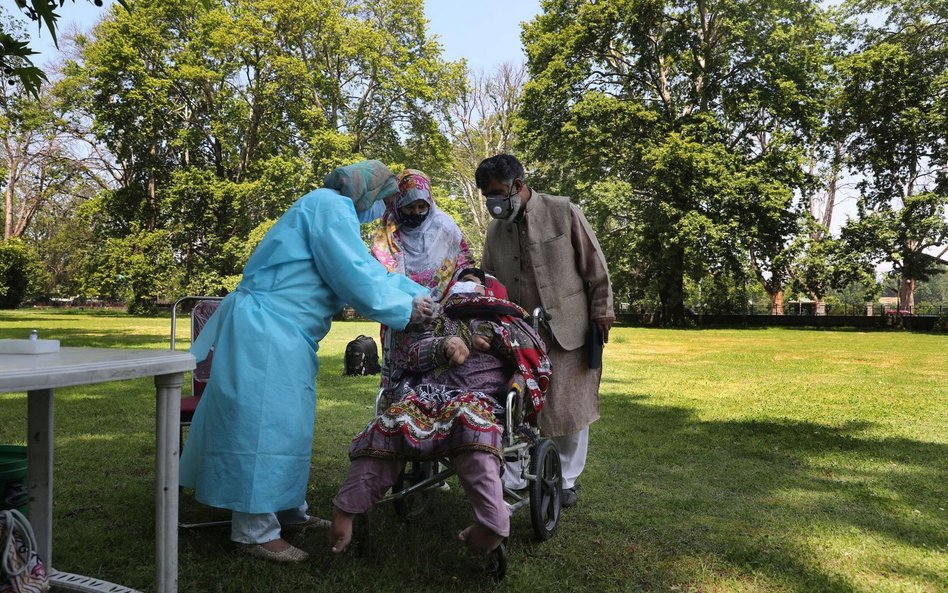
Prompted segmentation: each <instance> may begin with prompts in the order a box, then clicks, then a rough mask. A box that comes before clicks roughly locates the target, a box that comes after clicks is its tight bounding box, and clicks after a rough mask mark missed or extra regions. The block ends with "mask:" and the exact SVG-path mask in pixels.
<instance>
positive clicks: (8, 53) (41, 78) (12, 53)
mask: <svg viewBox="0 0 948 593" xmlns="http://www.w3.org/2000/svg"><path fill="white" fill-rule="evenodd" d="M14 1H15V3H16V5H17V8H19V9H20V10H21V11H22V12H23V14H25V15H26V16H27V17H28V18H29V19H30V20H31V21H34V22H36V23H37V25H38V28H39V30H40V32H42V31H43V29H45V30H46V31H47V32H48V33H49V35H50V36H52V38H53V44H54V45H55V46H56V47H59V39H57V37H56V29H57V22H58V21H59V19H60V14H59V13H58V12H56V10H57V9H60V8H62V7H63V6H65V4H66V0H52V1H51V0H29V1H27V0H14ZM72 1H73V2H75V0H72ZM87 1H88V2H89V3H91V4H94V5H95V6H97V7H101V6H102V0H87ZM115 1H116V3H118V4H119V5H120V6H122V7H123V8H125V9H128V3H127V0H115ZM36 53H37V52H35V51H33V50H32V49H31V48H30V44H29V42H28V41H22V40H19V39H16V38H15V37H13V35H11V34H10V33H9V32H6V31H0V70H2V71H3V75H4V76H5V77H6V80H7V83H8V84H11V85H13V84H17V83H19V84H21V85H23V89H24V90H25V91H26V92H27V93H29V94H31V95H33V96H34V97H38V96H39V88H40V85H41V84H43V83H44V82H46V81H47V77H46V73H45V72H43V71H42V70H41V69H40V68H39V67H37V66H36V65H34V64H33V61H32V60H31V59H30V56H33V55H36Z"/></svg>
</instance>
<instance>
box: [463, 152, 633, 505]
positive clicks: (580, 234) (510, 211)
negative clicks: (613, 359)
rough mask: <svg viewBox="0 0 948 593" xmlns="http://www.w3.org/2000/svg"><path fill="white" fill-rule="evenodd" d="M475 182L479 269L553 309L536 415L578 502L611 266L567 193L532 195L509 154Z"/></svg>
mask: <svg viewBox="0 0 948 593" xmlns="http://www.w3.org/2000/svg"><path fill="white" fill-rule="evenodd" d="M475 181H476V182H477V187H478V188H479V189H480V190H481V193H482V194H483V195H484V197H485V199H486V201H487V211H488V212H489V213H490V215H491V216H492V217H493V218H494V220H493V221H491V223H490V225H489V226H488V227H487V240H486V241H485V243H484V256H483V261H482V263H481V267H482V268H483V269H484V271H485V272H487V273H489V274H493V275H494V276H496V277H497V278H498V279H499V280H500V281H501V282H502V283H503V284H505V285H506V287H507V291H508V293H509V296H510V300H512V301H514V302H516V303H518V304H519V305H520V306H522V307H523V308H525V309H527V310H528V311H532V310H533V308H534V307H537V306H542V307H543V308H544V309H546V311H547V312H549V314H550V331H551V332H552V335H550V334H549V333H546V334H545V335H544V339H545V340H546V341H547V348H548V349H549V351H550V352H549V355H550V362H551V363H552V365H553V377H552V379H551V381H550V388H549V390H548V391H547V399H546V405H545V407H544V408H543V412H542V413H541V414H540V425H541V428H542V430H543V433H544V434H545V435H546V436H549V437H551V438H552V439H553V440H554V441H555V442H556V445H557V448H558V449H559V451H560V461H561V464H562V467H563V501H562V502H563V505H564V506H573V505H575V504H576V480H577V478H578V477H579V475H580V474H581V473H582V471H583V468H584V467H585V465H586V452H587V450H588V445H589V425H590V424H592V423H593V422H595V421H596V420H597V419H598V418H599V381H600V379H601V377H602V368H601V366H599V365H598V364H596V365H595V366H596V368H590V358H589V345H588V344H587V342H588V341H589V339H590V335H591V333H592V332H590V329H591V326H592V324H595V325H596V326H597V327H598V329H599V330H600V333H601V337H602V343H605V342H606V341H608V340H609V329H610V327H611V326H612V322H613V321H614V320H615V313H614V312H613V309H612V287H611V286H610V284H609V270H608V268H607V267H606V260H605V257H604V256H603V254H602V249H601V248H600V247H599V241H597V240H596V235H595V234H594V233H593V230H592V228H591V227H590V226H589V222H587V221H586V217H585V216H583V213H582V212H581V211H580V209H579V208H578V207H577V206H576V205H575V204H572V203H570V201H569V198H564V197H561V196H551V195H547V194H542V193H539V192H536V191H534V190H532V189H530V188H529V187H527V185H526V184H525V183H524V173H523V165H521V164H520V161H518V160H517V159H516V158H514V157H513V156H511V155H509V154H499V155H496V156H493V157H490V158H488V159H484V160H483V161H481V163H480V165H479V166H478V167H477V171H476V173H475Z"/></svg>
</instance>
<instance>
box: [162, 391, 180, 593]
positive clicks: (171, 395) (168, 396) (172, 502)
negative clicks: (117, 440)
mask: <svg viewBox="0 0 948 593" xmlns="http://www.w3.org/2000/svg"><path fill="white" fill-rule="evenodd" d="M183 383H184V373H172V374H169V375H158V376H156V377H155V388H156V391H157V410H156V423H157V431H156V437H155V438H156V455H155V463H156V465H155V559H156V562H155V564H156V573H157V575H156V576H157V581H158V588H157V591H158V593H176V592H177V590H178V453H179V449H180V446H181V444H180V442H179V436H178V426H179V424H180V421H181V385H182V384H183Z"/></svg>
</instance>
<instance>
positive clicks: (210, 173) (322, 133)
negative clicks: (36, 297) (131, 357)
mask: <svg viewBox="0 0 948 593" xmlns="http://www.w3.org/2000/svg"><path fill="white" fill-rule="evenodd" d="M422 6H423V5H422V2H421V1H420V0H385V1H383V2H367V1H365V2H364V1H349V0H306V1H305V2H296V3H287V2H282V1H279V0H254V1H250V0H235V1H227V2H224V1H222V0H215V1H212V2H207V1H202V0H183V1H182V2H164V1H158V0H141V1H140V2H136V3H135V4H134V7H133V10H132V11H128V12H126V11H121V10H115V11H113V13H112V14H111V16H110V18H109V19H107V20H106V21H104V22H103V23H101V24H100V25H99V26H98V27H97V29H96V30H95V32H94V34H93V36H92V37H90V38H80V39H79V40H78V41H79V45H80V48H81V55H80V58H79V59H78V60H77V61H75V62H74V63H71V64H69V65H68V66H67V67H66V68H65V74H66V78H65V80H63V81H62V82H61V83H60V84H59V85H58V87H57V88H58V92H59V96H60V97H61V98H62V100H63V102H64V104H65V105H67V106H68V110H69V114H68V115H69V122H70V129H72V130H75V131H76V132H77V136H78V137H81V138H84V139H89V140H92V142H90V143H89V145H90V146H92V145H94V146H96V147H97V149H96V151H94V154H93V155H92V156H95V157H96V160H97V162H98V163H99V165H98V172H99V175H98V176H97V179H99V180H103V181H105V182H106V185H107V186H108V189H107V190H106V191H104V192H103V194H102V195H101V197H100V199H99V200H97V202H96V206H95V208H93V209H92V211H91V215H92V216H93V219H92V221H91V222H92V229H93V232H94V233H95V235H96V237H97V239H98V240H100V241H102V242H106V243H108V242H110V241H111V242H112V243H110V244H115V245H124V243H122V242H123V241H127V240H132V239H133V238H137V239H140V240H141V241H143V242H147V243H148V244H151V245H158V244H167V246H168V249H169V251H170V253H172V254H173V257H172V258H157V259H156V258H155V257H153V256H149V257H148V258H146V259H147V261H148V262H150V263H149V265H150V266H171V267H174V268H175V269H176V270H179V271H181V273H180V274H176V273H171V271H170V270H158V269H157V268H154V269H153V270H152V271H153V273H154V276H155V278H159V279H160V280H161V282H163V283H165V284H164V285H162V286H159V287H158V289H159V290H153V288H152V287H150V286H146V285H145V284H136V283H135V282H131V281H129V282H130V283H129V286H131V287H132V288H133V290H135V291H137V290H139V289H141V290H144V291H146V292H147V293H148V294H149V295H154V294H158V292H161V293H162V294H168V293H171V292H175V291H184V290H185V289H187V290H188V291H199V292H212V293H220V292H225V291H226V290H228V288H232V287H233V285H234V284H235V281H234V278H235V277H237V276H238V275H239V273H240V269H241V267H242V265H243V262H244V261H245V258H244V259H243V260H242V258H241V256H240V255H241V254H242V253H244V252H245V251H246V246H247V244H248V237H249V236H250V235H251V233H252V232H253V231H254V229H256V228H259V227H260V225H263V224H266V223H268V222H269V221H272V220H273V219H275V218H277V217H278V216H279V215H281V214H282V213H283V212H284V211H285V210H286V208H287V207H289V205H290V204H292V202H293V201H294V200H295V199H297V198H298V197H299V196H301V195H302V194H304V193H306V192H307V191H309V190H311V189H313V188H314V187H316V186H318V185H319V183H320V182H321V180H322V177H323V176H324V175H325V174H326V173H328V172H329V171H330V170H331V169H332V168H333V167H335V166H338V165H340V164H344V163H347V162H351V161H353V160H357V159H359V158H364V157H374V158H379V159H382V160H384V161H386V162H389V163H393V164H405V163H408V164H411V165H412V166H418V167H422V168H425V169H426V170H428V171H429V172H431V173H440V172H442V171H443V170H444V168H445V166H446V164H447V162H448V157H449V146H448V143H447V140H446V139H445V137H444V135H443V134H441V133H440V132H439V131H438V129H437V121H438V119H437V118H438V115H439V114H440V113H443V112H444V110H445V109H446V106H447V104H448V103H449V102H450V101H451V100H452V99H453V96H454V93H455V92H456V90H457V89H458V88H459V86H460V81H461V69H460V67H459V65H456V64H452V63H448V62H444V61H443V60H441V58H440V47H439V46H438V45H437V44H436V43H434V42H433V41H432V40H431V39H429V38H428V36H427V33H426V30H425V24H424V20H423V11H422ZM90 134H91V135H90ZM100 157H101V158H100ZM133 242H134V241H133ZM136 268H137V269H146V268H147V266H145V265H144V264H142V265H137V264H136ZM77 269H78V270H83V271H84V272H83V273H86V274H89V273H91V270H92V268H91V267H90V266H79V267H78V268H77ZM159 271H161V272H162V273H160V274H159V273H158V272H159ZM117 273H120V274H121V275H123V277H125V278H126V279H127V278H130V276H129V274H126V273H124V272H117ZM96 278H97V279H89V278H87V280H88V282H86V283H85V284H86V287H87V289H88V290H91V289H92V288H91V287H93V286H100V287H101V288H102V290H103V291H106V292H107V291H114V287H112V286H111V285H110V284H109V283H110V282H113V280H112V279H111V277H108V278H107V277H104V276H97V277H96ZM175 283H185V284H186V286H178V285H175ZM139 296H140V295H139V294H138V292H135V299H138V298H139ZM139 300H140V299H139ZM136 302H137V301H136Z"/></svg>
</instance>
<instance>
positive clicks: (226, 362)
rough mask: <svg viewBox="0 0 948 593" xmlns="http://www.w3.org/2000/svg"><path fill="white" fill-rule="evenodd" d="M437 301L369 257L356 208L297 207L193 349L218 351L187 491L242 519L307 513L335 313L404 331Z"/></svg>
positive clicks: (318, 197) (191, 436)
mask: <svg viewBox="0 0 948 593" xmlns="http://www.w3.org/2000/svg"><path fill="white" fill-rule="evenodd" d="M427 292H428V290H427V289H426V288H424V287H422V286H420V285H418V284H415V283H414V282H412V281H411V280H408V279H407V278H406V277H405V276H402V275H400V274H391V273H388V272H387V271H386V270H385V268H384V267H383V266H382V265H381V264H379V263H378V262H377V261H375V259H374V258H373V257H372V256H371V255H370V254H369V252H368V250H367V249H366V246H365V244H364V243H363V242H362V240H361V238H360V236H359V225H358V221H357V219H356V212H355V208H354V207H353V204H352V200H350V199H349V198H347V197H344V196H342V195H340V194H338V193H336V192H335V191H334V190H330V189H318V190H315V191H313V192H310V193H308V194H306V195H305V196H303V197H302V198H300V199H299V200H297V202H296V203H295V204H293V206H292V207H291V208H290V209H289V210H288V211H287V212H286V214H284V215H283V216H282V217H281V218H280V220H278V221H277V222H276V224H274V225H273V227H272V228H271V229H270V231H269V232H268V233H267V234H266V236H265V237H264V238H263V240H262V241H261V242H260V245H259V246H258V247H257V249H256V250H255V251H254V253H253V255H252V256H251V257H250V260H249V261H248V262H247V266H246V267H245V268H244V274H243V280H241V282H240V285H239V286H238V287H237V290H236V291H234V292H233V293H231V294H229V295H228V296H227V298H225V299H224V300H223V301H222V302H221V305H220V307H219V308H218V310H217V312H216V313H215V314H214V315H213V316H212V317H211V319H209V320H208V322H207V324H206V325H205V327H204V330H203V331H202V332H201V334H200V336H199V337H198V339H197V340H195V342H194V344H193V345H192V348H191V352H192V353H193V354H194V356H195V358H196V359H197V360H198V361H200V360H203V359H205V358H207V355H208V352H209V350H210V348H211V346H212V345H214V358H213V363H212V368H211V375H210V379H209V380H208V383H207V387H206V388H205V390H204V394H203V396H202V397H201V402H200V404H199V405H198V407H197V410H196V412H195V414H194V419H193V422H192V424H191V430H190V432H189V433H188V439H187V446H186V447H185V448H184V451H183V454H182V457H181V484H182V485H183V486H191V487H194V488H195V490H196V498H197V499H198V500H199V501H201V502H202V503H204V504H208V505H211V506H215V507H221V508H227V509H231V510H234V511H241V512H244V513H269V512H276V511H279V510H283V509H289V508H295V507H298V506H300V505H301V504H303V502H304V500H305V496H306V485H307V482H308V479H309V469H310V458H311V456H312V450H313V424H314V419H315V414H316V381H315V380H316V373H317V370H318V361H317V358H316V350H317V349H318V347H319V341H320V340H321V339H322V337H323V336H325V335H326V333H327V332H328V331H329V324H330V322H331V320H332V315H333V314H334V313H336V312H337V311H339V310H340V309H341V308H342V306H343V305H344V304H346V303H348V304H349V305H351V306H352V307H354V308H355V310H356V311H358V312H359V313H360V314H362V315H363V316H365V317H368V318H370V319H374V320H376V321H379V322H381V323H384V324H385V325H388V326H391V327H396V328H404V327H405V325H406V324H407V323H408V319H409V317H410V315H411V301H412V298H413V297H414V295H416V294H427Z"/></svg>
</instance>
